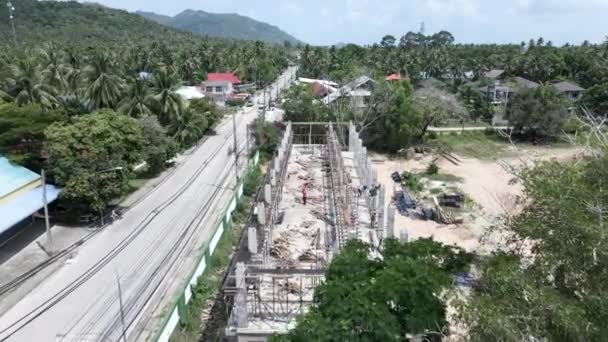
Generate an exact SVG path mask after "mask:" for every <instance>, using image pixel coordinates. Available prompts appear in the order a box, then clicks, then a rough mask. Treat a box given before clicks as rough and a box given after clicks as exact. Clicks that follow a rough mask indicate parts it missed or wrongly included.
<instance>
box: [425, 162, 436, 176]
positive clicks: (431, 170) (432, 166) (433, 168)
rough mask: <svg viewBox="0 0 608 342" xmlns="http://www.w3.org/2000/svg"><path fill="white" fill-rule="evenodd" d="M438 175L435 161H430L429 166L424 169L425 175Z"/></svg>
mask: <svg viewBox="0 0 608 342" xmlns="http://www.w3.org/2000/svg"><path fill="white" fill-rule="evenodd" d="M438 173H439V166H437V163H436V162H435V161H432V162H431V163H430V164H429V166H428V167H427V168H426V174H427V175H436V174H438Z"/></svg>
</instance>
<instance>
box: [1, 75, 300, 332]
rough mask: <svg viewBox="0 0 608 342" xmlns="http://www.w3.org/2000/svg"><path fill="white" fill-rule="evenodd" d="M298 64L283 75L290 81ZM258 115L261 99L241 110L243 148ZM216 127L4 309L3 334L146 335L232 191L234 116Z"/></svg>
mask: <svg viewBox="0 0 608 342" xmlns="http://www.w3.org/2000/svg"><path fill="white" fill-rule="evenodd" d="M294 72H295V69H289V70H288V71H287V72H286V74H284V75H283V76H282V79H281V80H280V81H279V82H278V83H279V84H280V85H282V86H285V85H287V82H285V79H286V78H288V77H290V75H291V74H292V73H294ZM257 115H258V114H257V109H256V108H255V107H253V108H246V109H245V111H244V112H241V113H239V114H238V115H237V118H236V122H237V137H238V140H239V145H240V148H241V149H242V150H244V149H245V141H244V137H245V132H246V128H245V127H246V123H249V122H251V121H252V120H253V119H254V118H255V117H256V116H257ZM216 131H217V135H215V136H212V137H210V138H209V139H208V140H207V141H206V142H205V143H204V144H202V145H201V146H200V147H199V148H198V149H196V150H195V151H194V152H193V153H192V155H191V156H190V157H189V158H188V160H186V161H185V162H184V163H183V164H182V165H181V166H179V167H178V169H177V170H176V171H175V173H174V174H173V175H172V176H170V177H169V178H167V180H166V181H165V182H164V183H162V184H161V185H159V186H158V187H157V188H156V189H155V190H154V191H153V192H152V193H151V194H150V195H149V196H147V197H146V198H144V199H143V200H142V201H141V202H140V203H139V204H137V205H136V206H135V207H133V208H132V209H131V210H130V211H129V212H128V213H126V214H125V215H124V217H123V218H122V219H121V220H119V221H117V222H116V223H115V224H113V225H111V226H109V227H108V228H106V229H105V230H104V231H103V232H101V233H99V234H98V235H96V236H95V237H94V238H92V239H91V240H89V241H87V242H86V243H85V244H84V245H83V246H82V247H81V248H80V249H79V250H78V253H77V254H76V256H75V257H74V258H72V259H70V260H69V261H68V262H66V263H65V265H64V266H62V267H61V269H60V270H58V271H57V272H56V273H54V274H52V275H51V276H50V277H49V278H48V279H46V280H45V281H44V282H43V283H41V284H40V285H39V286H38V287H37V288H36V289H34V290H33V291H32V292H31V293H30V294H29V295H28V296H26V297H24V298H23V299H22V300H21V301H19V302H18V303H17V304H16V305H15V306H14V307H12V308H11V309H10V310H9V311H7V312H6V313H5V314H4V315H3V316H2V317H0V341H37V342H44V341H52V342H57V341H119V340H120V341H122V336H121V335H122V333H123V330H125V332H126V340H127V341H138V340H146V339H147V338H148V337H149V336H150V335H151V334H152V332H153V331H154V330H155V329H156V328H158V327H157V326H155V325H156V324H158V318H159V316H161V315H162V314H165V313H166V309H167V308H168V307H167V306H168V303H169V302H170V299H171V298H173V297H174V296H175V294H176V291H177V289H178V287H179V285H180V284H181V283H183V281H184V280H185V277H186V276H187V273H188V271H189V270H191V268H192V265H193V263H194V258H195V256H196V254H197V253H196V251H197V250H198V249H199V248H200V246H201V245H202V244H203V242H204V241H207V240H208V239H209V237H210V234H211V233H212V230H213V229H214V228H215V225H216V222H217V221H218V216H219V214H220V212H221V210H222V209H223V208H224V206H225V205H226V204H227V203H228V199H229V198H230V196H231V194H232V192H231V191H230V190H228V189H229V188H233V187H234V185H235V176H234V170H233V168H232V166H233V156H230V155H229V154H228V148H229V146H231V145H232V143H233V136H232V132H233V127H232V118H230V117H228V118H226V119H224V121H223V122H222V124H221V125H220V126H218V127H217V129H216ZM242 154H243V155H244V154H245V153H242ZM240 164H241V166H243V165H244V160H243V161H241V162H240ZM117 279H118V280H119V281H117ZM118 283H120V290H121V293H122V296H119V287H118ZM120 298H122V302H123V305H122V307H123V313H124V322H125V323H124V325H123V323H122V319H121V310H120V308H121V305H120V300H119V299H120ZM123 327H124V328H123Z"/></svg>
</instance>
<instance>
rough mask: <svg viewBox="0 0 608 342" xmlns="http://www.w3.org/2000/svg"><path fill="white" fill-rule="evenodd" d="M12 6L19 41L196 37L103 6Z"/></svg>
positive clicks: (0, 27) (1, 20)
mask: <svg viewBox="0 0 608 342" xmlns="http://www.w3.org/2000/svg"><path fill="white" fill-rule="evenodd" d="M13 5H14V7H15V11H14V17H15V20H14V22H15V31H16V35H17V41H18V42H19V43H20V44H26V45H34V44H38V43H42V42H48V41H56V42H69V43H76V44H82V45H86V44H94V43H95V42H98V41H104V42H107V43H110V42H123V41H125V40H130V41H138V42H144V41H152V40H157V39H158V38H159V37H163V39H164V40H165V41H166V42H167V41H178V40H187V39H191V37H193V35H192V34H191V33H188V32H180V31H178V30H176V29H174V28H170V27H166V26H163V25H160V24H158V23H156V22H153V21H151V20H147V19H145V18H142V17H141V16H139V15H136V14H131V13H128V12H126V11H122V10H116V9H111V8H107V7H103V6H100V5H93V4H81V3H78V2H75V1H66V2H63V1H62V2H59V1H36V0H20V1H18V2H14V3H13ZM4 10H6V8H5V9H4ZM5 14H6V15H4V14H3V15H1V16H0V42H2V43H6V42H12V36H11V27H10V22H9V18H8V13H5ZM2 43H0V44H2Z"/></svg>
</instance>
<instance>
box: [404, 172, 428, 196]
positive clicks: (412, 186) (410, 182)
mask: <svg viewBox="0 0 608 342" xmlns="http://www.w3.org/2000/svg"><path fill="white" fill-rule="evenodd" d="M401 178H402V179H403V180H402V181H401V185H403V186H405V187H406V188H408V189H409V190H410V191H412V192H414V193H416V192H420V191H422V188H423V187H422V184H421V183H420V177H418V176H417V175H416V174H413V173H411V172H407V171H405V172H403V173H402V174H401Z"/></svg>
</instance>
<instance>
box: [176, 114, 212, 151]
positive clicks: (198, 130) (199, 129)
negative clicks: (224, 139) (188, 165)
mask: <svg viewBox="0 0 608 342" xmlns="http://www.w3.org/2000/svg"><path fill="white" fill-rule="evenodd" d="M169 128H170V131H171V132H173V138H174V139H175V141H177V142H178V143H180V144H181V145H182V146H183V147H188V146H191V145H192V144H194V143H196V141H198V140H199V139H200V138H202V137H203V134H204V133H205V131H206V130H207V120H206V119H205V115H204V114H203V113H199V112H194V111H192V110H185V111H184V112H182V113H181V114H180V115H178V116H177V117H176V118H175V121H173V123H172V124H171V125H170V126H169Z"/></svg>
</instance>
